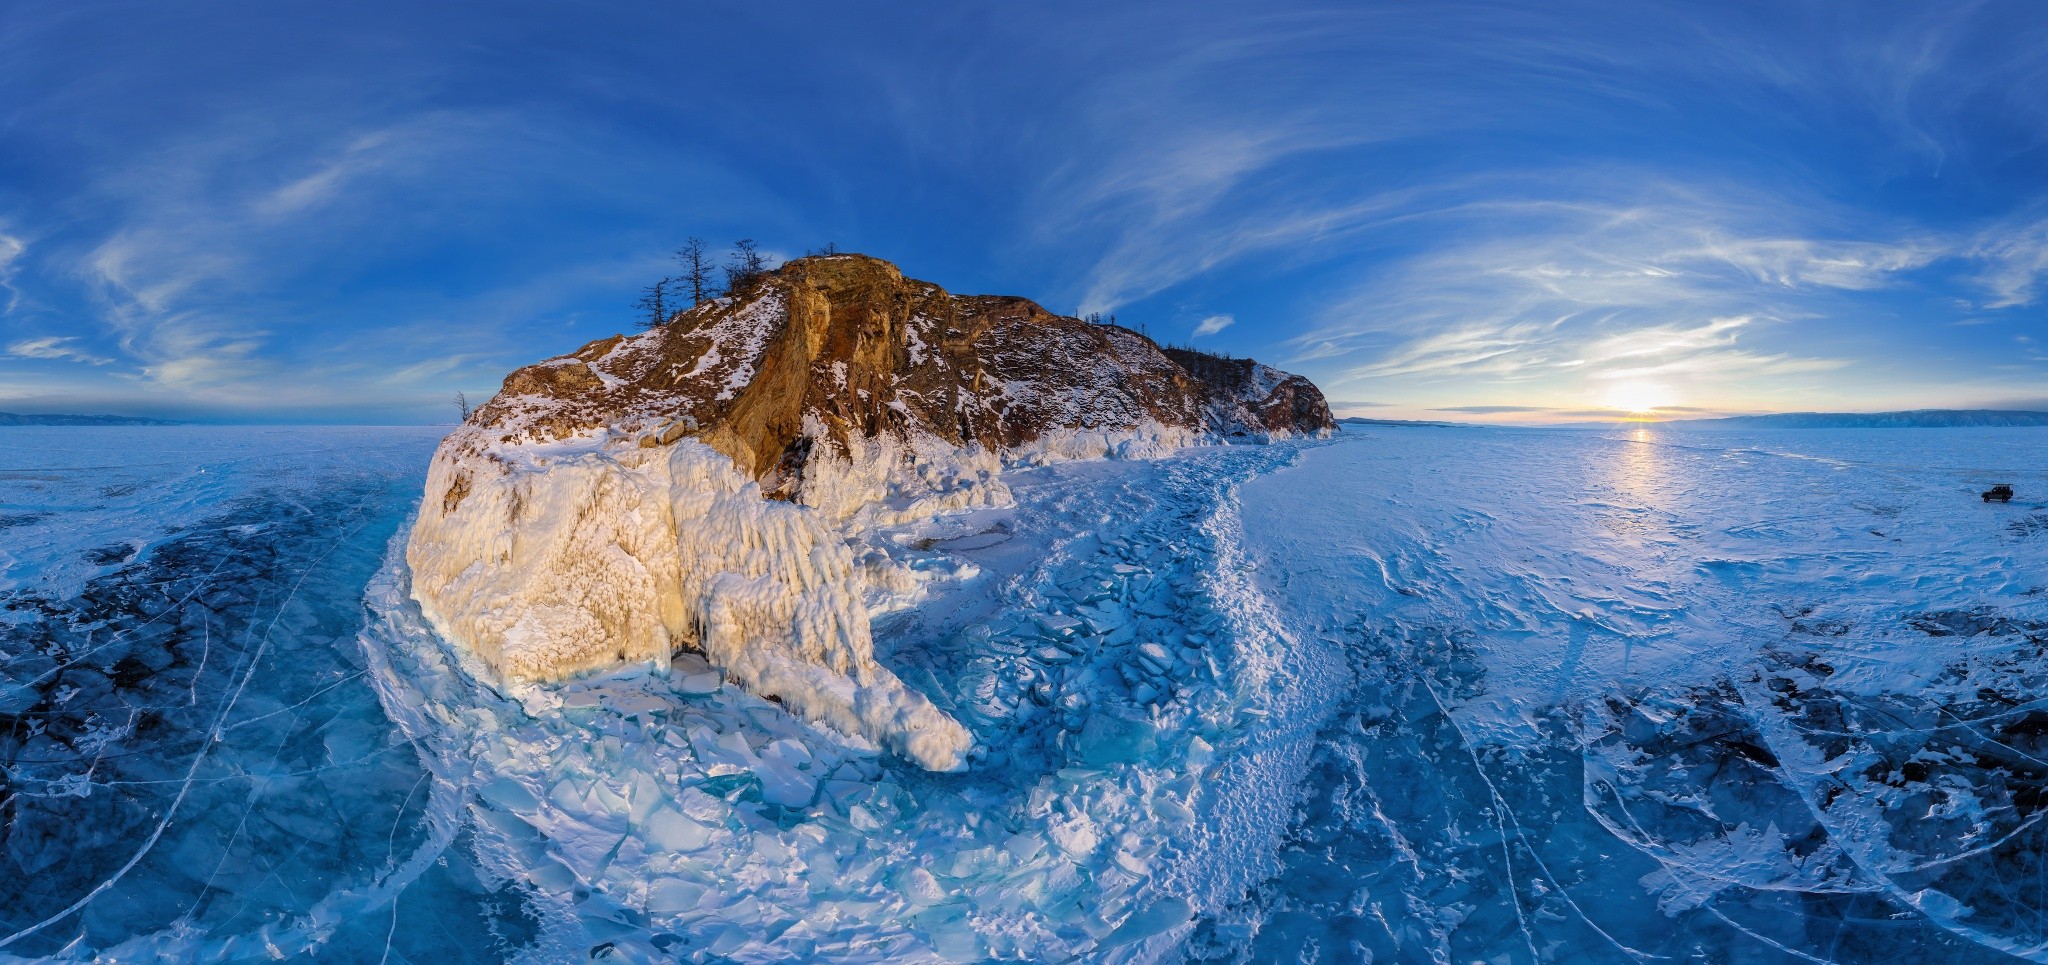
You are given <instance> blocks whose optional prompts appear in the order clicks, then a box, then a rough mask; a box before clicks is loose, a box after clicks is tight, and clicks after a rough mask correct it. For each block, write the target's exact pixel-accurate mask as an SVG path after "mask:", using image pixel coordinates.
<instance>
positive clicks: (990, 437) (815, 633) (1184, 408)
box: [407, 255, 1335, 770]
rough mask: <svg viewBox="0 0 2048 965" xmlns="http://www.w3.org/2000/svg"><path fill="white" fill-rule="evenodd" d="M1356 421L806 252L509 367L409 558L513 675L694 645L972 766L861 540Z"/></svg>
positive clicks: (1110, 341) (1059, 321)
mask: <svg viewBox="0 0 2048 965" xmlns="http://www.w3.org/2000/svg"><path fill="white" fill-rule="evenodd" d="M1334 425H1335V423H1334V421H1333V420H1332V419H1331V416H1330V412H1329V408H1328V406H1327V405H1326V404H1325V403H1324V400H1323V397H1322V393H1321V392H1319V391H1318V390H1317V389H1316V387H1315V386H1314V385H1313V384H1312V383H1310V382H1309V381H1308V380H1306V379H1304V378H1301V377H1300V376H1295V375H1289V374H1287V373H1285V372H1281V371H1278V370H1276V369H1273V368H1270V367H1268V366H1264V365H1260V364H1258V363H1256V362H1253V361H1250V360H1248V359H1228V358H1222V357H1218V356H1211V355H1206V354H1202V353H1195V352H1188V351H1184V350H1172V349H1168V350H1162V349H1161V348H1160V347H1159V346H1157V345H1155V344H1154V343H1153V342H1152V341H1151V340H1150V339H1148V338H1146V337H1145V336H1143V335H1140V334H1138V333H1136V332H1133V331H1130V330H1128V329H1123V328H1118V327H1115V326H1104V325H1096V324H1091V323H1088V322H1083V321H1081V320H1079V319H1074V318H1069V317H1066V316H1061V315H1056V314H1053V313H1052V312H1049V311H1047V310H1045V309H1044V308H1041V307H1040V306H1038V305H1037V304H1036V303H1034V302H1032V301H1030V300H1028V299H1024V298H1015V297H1004V296H956V295H951V294H949V293H947V292H946V291H945V290H944V289H941V288H939V287H938V286H937V285H933V284H930V283H927V282H921V281H916V280H912V279H907V278H905V277H903V274H902V273H901V272H900V271H898V270H897V269H896V267H895V266H893V265H891V264H889V263H887V262H884V261H880V260H878V259H874V258H868V257H865V256H861V255H834V256H826V257H814V258H803V259H798V260H796V261H792V262H789V263H788V264H786V265H784V266H783V267H782V268H780V269H779V270H777V271H774V272H771V273H769V274H767V275H765V276H762V277H761V278H759V279H757V280H756V281H755V282H753V283H752V284H750V285H748V286H746V287H745V288H743V289H742V290H739V291H737V292H735V293H733V294H731V295H729V296H728V297H726V298H721V299H718V300H715V301H712V302H708V303H706V304H704V305H701V306H699V307H697V308H696V309H693V310H691V311H689V312H685V313H682V314H680V315H678V316H677V317H676V318H675V319H674V320H673V321H671V322H670V323H669V324H667V325H663V326H660V327H658V328H654V329H652V330H649V331H647V332H645V333H642V334H638V335H632V336H613V337H611V338H606V339H600V340H598V341H595V342H592V343H590V344H588V345H585V346H584V347H583V348H581V349H579V350H577V351H576V352H575V353H573V354H570V355H566V356H563V357H560V358H555V359H549V360H547V361H544V362H541V363H538V364H536V365H531V366H528V367H526V368H523V369H520V370H518V371H516V372H514V373H512V374H511V375H510V376H509V377H507V378H506V379H505V384H504V388H503V389H502V390H501V391H500V392H499V393H498V395H497V396H496V397H495V398H493V399H492V400H491V401H490V402H489V403H488V404H486V405H484V406H483V407H481V408H479V409H478V410H476V412H474V413H473V414H472V415H471V416H470V418H469V419H468V420H467V421H466V422H465V423H464V424H463V425H462V426H461V427H459V428H458V429H456V431H455V432H453V433H452V434H450V435H449V436H448V437H447V439H446V440H444V441H443V442H442V444H441V447H440V449H439V450H438V451H437V452H436V454H435V456H434V462H433V466H432V468H431V470H430V471H429V475H428V480H427V488H426V496H425V499H424V500H423V502H422V504H421V507H420V513H419V518H418V521H417V522H416V524H415V525H414V528H413V532H412V536H411V541H410V543H409V544H408V547H407V561H408V563H409V564H410V565H411V568H412V572H413V594H414V597H415V598H416V599H417V600H418V601H419V603H420V605H421V607H422V608H423V610H424V611H425V613H426V614H427V616H428V617H429V618H430V619H431V620H432V621H433V622H434V624H435V625H436V627H437V628H439V629H440V630H441V632H442V633H443V634H444V635H445V636H447V637H448V638H449V639H450V640H452V641H453V642H455V643H456V644H458V645H460V646H463V647H465V648H467V649H469V650H470V651H472V652H473V653H474V654H475V655H476V656H477V657H478V658H480V659H481V660H482V662H483V663H484V664H485V665H486V666H488V667H489V668H490V670H491V672H493V673H495V674H496V675H497V676H498V677H499V678H500V680H501V681H503V682H506V683H518V682H533V681H546V680H553V679H559V678H562V677H565V676H568V675H571V674H575V673H578V672H582V671H588V670H595V669H602V668H605V667H610V666H615V665H619V664H623V663H631V662H652V663H654V664H656V665H658V666H663V667H665V666H666V665H667V663H668V661H669V659H670V657H671V656H672V655H673V654H674V653H676V652H678V651H680V650H684V649H691V650H697V651H700V652H702V653H703V654H704V656H705V657H706V659H708V660H710V661H711V662H712V663H713V664H715V665H717V666H719V667H720V668H722V669H723V670H724V671H725V672H726V674H727V675H728V676H729V677H730V678H731V679H733V680H734V681H736V682H738V683H740V684H741V685H743V686H745V687H747V688H749V689H751V690H753V691H754V692H755V693H758V694H761V695H763V696H767V697H771V698H774V699H777V700H780V701H782V702H783V703H784V704H785V706H787V707H788V708H789V709H791V710H792V711H794V712H796V713H798V714H801V715H803V716H804V717H806V718H808V719H811V720H814V721H819V722H822V723H825V724H827V725H829V726H832V727H834V728H835V729H837V730H839V731H841V732H842V733H844V734H847V735H849V736H852V737H856V738H860V739H864V740H868V741H872V742H874V743H877V744H879V745H882V746H885V747H888V748H890V749H892V750H895V751H897V752H899V753H902V754H905V755H906V756H909V757H911V758H913V759H915V760H917V761H918V762H920V763H921V764H923V765H924V766H926V767H930V768H933V769H938V770H950V769H956V768H959V767H961V766H963V765H964V760H965V755H966V753H967V751H968V750H969V748H970V747H971V744H972V741H971V738H970V737H969V736H968V734H967V732H966V730H965V729H964V728H962V727H961V726H960V725H959V724H958V723H957V722H955V721H953V720H952V719H951V718H950V717H948V716H947V715H946V714H945V713H944V712H943V711H941V710H940V709H938V708H937V707H935V706H933V705H932V704H931V702H930V701H929V700H927V699H925V697H924V696H923V695H921V694H918V693H917V692H916V691H914V690H911V689H910V688H908V687H906V686H905V685H904V684H903V682H902V681H900V680H898V679H897V678H896V676H895V675H894V674H892V673H890V672H889V670H888V669H887V668H885V667H883V666H881V665H880V664H879V663H877V662H876V660H875V658H874V654H873V642H872V638H871V636H870V631H869V612H870V607H871V606H872V605H874V603H875V598H876V596H877V593H876V590H877V589H878V588H881V589H884V590H886V589H887V588H888V587H890V586H891V585H893V584H899V583H904V582H906V581H908V580H909V575H908V574H907V573H905V572H903V571H902V567H900V566H899V565H897V564H895V563H894V562H893V561H891V560H889V559H887V558H877V554H874V553H864V554H861V555H859V556H857V555H856V552H855V547H854V545H853V544H852V542H851V539H852V537H853V536H855V535H856V534H859V533H867V532H873V531H874V530H876V529H878V528H882V527H888V526H895V525H902V524H905V523H909V522H914V521H917V520H921V519H928V518H931V517H934V516H937V515H940V514H944V513H948V512H954V511H958V510H963V509H969V508H974V507H980V506H990V505H1000V504H1002V503H1004V502H1005V501H1007V500H1008V498H1009V494H1008V490H1007V489H1006V488H1005V487H1004V486H1003V483H1002V479H1001V475H1002V471H1003V469H1004V468H1005V467H1006V466H1014V465H1018V464H1028V463H1038V462H1045V461H1050V460H1061V459H1078V458H1100V457H1105V456H1111V457H1144V456H1152V455H1159V454H1163V453H1166V452H1170V451H1171V450H1173V449H1175V448H1178V447H1180V446H1183V445H1189V444H1194V443H1198V442H1204V441H1225V440H1230V439H1269V438H1275V437H1284V436H1289V435H1295V434H1316V433H1324V432H1327V431H1329V430H1330V429H1332V428H1333V427H1334ZM881 595H882V596H886V595H887V594H886V593H884V594H881Z"/></svg>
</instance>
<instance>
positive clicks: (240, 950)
mask: <svg viewBox="0 0 2048 965" xmlns="http://www.w3.org/2000/svg"><path fill="white" fill-rule="evenodd" d="M9 431H12V432H17V433H22V432H29V431H31V430H9ZM33 431H38V432H44V433H46V434H44V435H39V436H36V437H34V439H33V442H34V444H33V445H23V446H15V447H7V448H6V449H5V450H4V451H5V453H6V455H5V457H4V458H5V459H7V460H10V461H7V462H0V580H4V583H0V597H4V600H0V602H4V605H5V607H6V609H4V610H0V634H4V637H0V655H4V657H5V658H6V662H5V663H0V686H4V687H5V688H7V689H4V690H0V765H4V768H5V770H4V771H0V774H4V778H0V781H4V783H0V796H4V803H0V813H4V815H5V820H6V835H7V836H6V840H5V853H4V854H0V940H4V941H5V942H6V944H5V945H4V946H0V958H5V957H7V956H26V957H42V956H56V957H71V958H91V957H95V956H99V957H104V958H110V959H122V960H138V959H139V960H150V959H169V960H190V959H210V958H229V959H235V958H244V959H245V958H254V957H262V958H271V957H277V956H282V957H304V956H310V957H324V958H327V959H330V960H335V961H373V960H387V959H388V960H390V961H404V960H412V961H445V960H486V961H495V960H524V961H561V960H583V959H590V958H596V959H612V960H623V961H643V960H664V959H676V960H684V961H785V960H805V959H817V960H842V961H975V960H984V959H998V960H1028V961H1038V960H1052V961H1062V960H1070V961H1181V960H1193V961H1219V960H1220V961H1247V962H1269V961H1333V962H1350V961H1364V960H1368V959H1371V960H1377V961H1473V960H1483V961H1506V962H1534V961H1546V962H1548V961H1633V960H1638V959H1645V960H1660V959H1668V960H1685V961H1731V960H1733V961H1755V962H1777V961H1784V962H1796V961H1815V960H1819V961H1840V962H1860V961H1871V960H1900V961H1929V962H1932V961H1997V960H2007V959H2009V957H2010V956H2013V955H2018V956H2020V957H2026V958H2040V957H2042V956H2041V947H2042V941H2043V939H2044V936H2048V923H2044V921H2043V913H2042V911H2041V909H2043V908H2048V893H2044V892H2048V883H2044V882H2048V873H2044V872H2048V864H2044V862H2043V859H2042V858H2041V855H2042V854H2043V853H2044V849H2048V841H2044V840H2043V837H2042V834H2043V827H2042V826H2043V823H2044V822H2043V821H2042V819H2041V817H2040V815H2041V813H2042V809H2043V808H2044V807H2048V793H2044V788H2048V764H2044V763H2043V761H2048V705H2044V699H2048V698H2043V696H2042V693H2043V689H2044V684H2048V657H2044V647H2048V590H2044V589H2043V585H2044V582H2048V576H2044V574H2048V566H2044V565H2043V564H2044V563H2048V559H2044V557H2048V511H2044V507H2043V506H2042V505H2040V504H2039V503H2030V502H2027V501H2026V499H2027V498H2028V497H2029V494H2030V493H2033V492H2038V491H2040V490H2041V488H2042V485H2043V484H2042V483H2039V482H2036V483H2028V482H2027V480H2030V479H2032V480H2037V481H2038V480H2041V479H2042V476H2041V471H2042V468H2041V466H2040V456H2039V455H2038V453H2039V452H2040V445H2039V442H2038V441H2037V440H2038V439H2039V435H2038V432H2037V431H2029V430H1942V431H1905V430H1890V431H1848V432H1834V431H1804V432H1781V433H1764V432H1751V433H1743V434H1733V433H1728V434H1722V433H1704V432H1694V433H1686V434H1679V433H1665V432H1646V433H1644V434H1642V435H1640V436H1638V435H1633V434H1621V435H1616V434H1603V433H1589V432H1538V431H1492V430H1456V429H1401V430H1369V431H1365V432H1353V433H1349V434H1347V435H1345V436H1343V437H1341V438H1339V439H1337V440H1335V441H1332V442H1329V443H1316V442H1303V443H1286V444H1281V445H1274V446H1266V447H1256V446H1246V447H1214V448H1195V449H1190V450H1186V451H1183V452H1181V453H1179V454H1177V455H1174V456H1172V457H1170V458H1165V459H1159V460H1156V461H1125V462H1087V463H1065V464H1060V465H1054V466H1049V467H1043V468H1036V469H1029V470H1020V471H1014V472H1011V473H1009V474H1007V475H1006V477H1005V478H1006V481H1007V482H1008V484H1009V487H1010V489H1011V491H1012V493H1013V494H1014V497H1015V505H1014V506H1012V507H1008V508H1002V509H978V510H974V511H971V512H965V513H960V514H955V515H952V516H947V517H942V518H940V519H937V520H932V521H928V522H924V523H919V524H915V525H913V526H910V527H907V528H897V529H891V530H883V531H879V532H876V533H873V534H871V535H870V536H869V537H867V538H866V539H865V541H864V543H863V544H862V545H860V546H858V547H856V552H857V553H885V554H888V555H889V556H891V557H893V558H895V559H896V560H898V561H900V562H902V563H903V564H905V565H906V566H908V567H909V568H910V569H911V570H913V571H915V572H917V573H920V574H924V576H925V577H928V578H920V579H918V580H914V581H908V582H905V583H904V584H902V585H900V586H895V585H892V586H888V587H875V588H873V589H874V590H875V591H876V592H875V595H874V596H873V597H872V598H871V602H872V603H873V604H874V607H875V614H876V616H875V625H874V629H875V647H876V655H877V657H878V658H879V659H881V660H882V661H883V662H885V663H886V664H887V665H888V666H889V667H890V668H891V669H892V670H893V671H895V672H896V673H897V674H898V675H899V676H900V677H901V678H902V679H903V680H904V681H905V682H906V683H907V684H908V685H909V686H911V687H914V688H916V689H918V690H919V691H921V692H923V693H925V694H927V695H929V696H930V697H931V699H932V700H934V701H935V702H937V703H939V704H940V705H941V706H942V707H943V708H944V709H945V710H946V711H947V713H949V714H951V715H952V716H954V717H955V718H956V719H957V720H959V721H960V722H961V723H962V724H963V725H965V726H967V727H968V728H970V729H971V730H973V732H974V737H975V743H976V746H977V748H978V751H977V753H978V755H979V756H977V757H976V758H975V759H974V760H972V761H971V762H970V766H969V768H968V769H967V770H966V771H964V772H962V773H931V772H927V771H925V770H923V769H921V768H919V767H917V766H915V765H914V764H911V763H909V762H906V761H904V760H902V759H900V758H897V757H894V756H892V755H889V754H886V753H882V752H879V751H877V750H876V749H875V748H873V747H871V746H868V745H866V744H864V743H861V742H858V741H853V740H849V739H846V738H842V737H837V736H834V734H833V733H832V732H830V731H827V730H824V729H821V728H817V727H812V726H807V725H805V724H804V723H802V722H801V721H799V720H797V719H796V718H794V717H792V716H790V715H789V714H788V713H786V712H784V711H783V709H782V708H780V707H778V706H777V705H775V704H774V703H772V702H769V701H766V700H762V699H759V698H756V697H754V696H751V695H749V694H746V693H744V692H742V691H740V690H739V689H737V688H735V687H733V686H731V685H730V684H728V683H727V682H726V681H724V680H723V679H722V678H721V677H720V676H719V675H718V674H717V673H716V672H715V671H713V670H712V669H711V668H710V667H708V666H706V665H705V664H703V663H702V662H701V661H700V660H697V659H696V658H694V657H692V656H691V655H688V654H683V655H680V656H679V657H678V658H677V660H676V661H675V666H674V668H673V669H672V671H671V672H668V673H656V672H654V671H652V670H648V669H638V668H634V669H626V670H619V671H612V672H606V673H600V674H594V675H589V676H585V677H582V678H579V679H575V680H570V681H567V682H562V683H555V684H547V685H528V686H520V687H510V688H506V689H505V690H503V691H498V690H494V689H491V688H490V687H488V686H483V685H480V684H479V683H478V682H477V681H478V680H482V679H489V677H488V675H486V674H481V673H479V672H478V669H477V668H474V667H465V665H463V664H462V663H461V661H462V660H463V659H465V657H464V656H463V655H462V653H461V652H460V651H459V650H457V649H456V648H452V647H450V646H449V645H448V644H447V643H446V642H444V641H442V640H441V639H439V638H438V637H437V636H436V635H435V634H434V633H433V632H432V631H431V629H430V628H429V627H428V625H427V624H426V623H425V622H424V621H423V620H422V619H421V617H420V614H419V612H418V609H417V607H416V606H415V605H414V604H412V603H411V602H409V593H408V592H407V590H408V587H407V580H408V579H409V574H408V573H407V571H406V569H405V566H404V561H403V554H402V553H401V552H397V551H395V550H394V549H393V548H394V547H395V548H402V546H403V533H404V524H405V518H406V516H407V514H408V513H409V512H410V510H411V509H412V507H413V506H414V505H415V504H416V502H417V499H418V494H419V492H420V488H421V475H422V474H423V473H424V471H425V467H426V459H427V455H428V453H429V452H430V451H431V449H432V446H433V442H434V435H435V434H434V433H430V432H418V433H411V434H407V433H403V432H398V433H394V432H391V431H389V430H383V431H367V430H252V429H226V430H197V429H193V430H185V429H177V430H169V429H159V428H149V429H93V430H71V429H65V430H33ZM209 433H214V434H211V435H210V434H209ZM13 438H28V437H27V436H14V437H13ZM105 451H116V452H119V453H121V455H120V456H118V457H111V458H110V457H103V456H100V455H96V454H97V453H101V452H105ZM200 469H206V470H208V471H207V472H204V473H202V472H200V471H199V470H200ZM1991 481H1999V482H2018V483H2020V491H2021V494H2022V497H2023V498H2022V499H2021V500H2019V501H2015V502H2014V503H2013V504H2012V505H2010V506H1997V505H1989V506H1987V505H1984V504H1982V503H1980V502H1978V501H1977V500H1976V499H1975V496H1974V493H1975V491H1976V490H1977V489H1980V488H1982V486H1983V484H1985V483H1988V482H1991ZM365 585H367V586H368V590H367V592H365V590H364V587H365ZM365 603H367V610H365V608H364V604H365ZM102 886H104V887H102ZM45 922H47V924H43V923H45Z"/></svg>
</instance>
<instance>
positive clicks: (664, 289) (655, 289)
mask: <svg viewBox="0 0 2048 965" xmlns="http://www.w3.org/2000/svg"><path fill="white" fill-rule="evenodd" d="M675 283H676V280H675V279H673V278H663V279H662V280H660V281H658V282H655V283H654V284H652V285H649V286H647V287H646V288H643V289H641V290H640V300H639V301H637V302H634V303H633V307H634V308H637V309H639V310H640V311H641V312H643V313H645V315H644V317H642V318H641V319H640V325H641V326H642V327H643V328H654V327H655V326H657V325H666V324H668V320H669V316H670V315H672V314H673V313H672V312H670V311H669V307H668V295H669V291H668V287H669V286H670V285H673V284H675Z"/></svg>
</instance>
